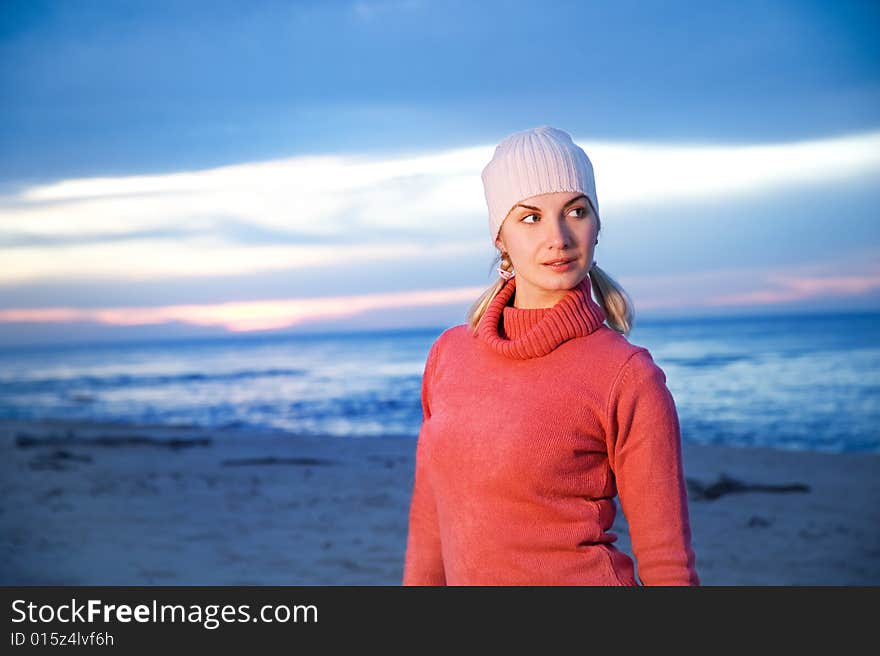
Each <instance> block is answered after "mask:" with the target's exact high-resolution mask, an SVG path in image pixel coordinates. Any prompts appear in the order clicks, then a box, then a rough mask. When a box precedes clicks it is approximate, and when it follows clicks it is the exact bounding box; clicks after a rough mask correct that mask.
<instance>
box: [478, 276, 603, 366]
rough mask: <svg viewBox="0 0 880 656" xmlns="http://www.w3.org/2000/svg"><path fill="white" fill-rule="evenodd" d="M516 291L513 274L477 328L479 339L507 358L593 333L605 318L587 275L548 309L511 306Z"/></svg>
mask: <svg viewBox="0 0 880 656" xmlns="http://www.w3.org/2000/svg"><path fill="white" fill-rule="evenodd" d="M515 291H516V276H514V277H513V278H511V279H510V280H508V281H506V282H505V283H504V286H503V287H502V288H501V290H500V291H499V292H498V293H497V294H496V295H495V298H493V299H492V302H491V303H490V304H489V307H487V308H486V312H485V313H484V314H483V318H482V320H481V321H480V325H479V327H478V328H477V336H478V337H479V338H480V339H482V340H483V341H484V342H485V343H486V344H488V345H489V346H490V347H491V348H492V349H493V350H494V351H495V352H496V353H499V354H501V355H504V356H506V357H508V358H512V359H515V360H526V359H529V358H538V357H541V356H543V355H547V354H548V353H550V351H552V350H553V349H555V348H556V347H557V346H559V345H560V344H562V343H563V342H566V341H568V340H570V339H573V338H575V337H582V336H584V335H589V334H590V333H592V332H594V331H595V330H596V329H598V328H599V326H601V325H602V324H603V322H604V321H605V318H606V315H605V310H604V309H603V308H602V306H601V305H599V304H598V303H596V301H594V300H593V297H592V296H591V295H590V276H589V275H587V276H585V277H584V279H583V280H582V281H581V282H580V283H578V285H577V286H575V287H574V288H573V289H570V290H569V291H568V293H567V294H566V295H565V296H563V297H562V298H561V299H560V300H559V301H558V302H557V303H556V305H554V306H553V307H549V308H517V307H514V306H513V305H510V302H511V299H513V297H514V292H515Z"/></svg>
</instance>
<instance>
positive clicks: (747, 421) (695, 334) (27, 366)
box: [0, 313, 880, 453]
mask: <svg viewBox="0 0 880 656" xmlns="http://www.w3.org/2000/svg"><path fill="white" fill-rule="evenodd" d="M445 328H446V327H437V328H434V329H419V330H397V331H373V332H361V333H346V334H332V335H331V334H323V335H271V336H268V335H262V336H254V335H236V336H232V337H224V338H216V339H215V338H207V339H206V338H200V339H180V340H170V341H169V340H161V341H159V340H157V341H139V342H126V343H121V342H115V343H101V344H94V343H93V344H77V345H44V346H34V345H32V346H18V347H4V348H2V349H0V418H6V419H17V420H27V419H73V420H91V421H102V422H109V423H113V424H135V425H139V424H144V423H147V424H162V425H169V426H185V427H204V428H208V429H212V430H216V429H223V428H236V429H248V430H251V431H253V433H254V435H259V434H261V433H270V432H275V431H287V432H293V433H299V434H312V435H325V436H333V437H341V438H352V439H369V438H371V437H375V436H394V437H401V438H412V437H414V436H416V435H417V434H418V431H419V426H420V424H421V421H422V411H421V403H420V393H421V377H422V373H423V370H424V365H425V358H426V356H427V353H428V349H429V348H430V346H431V344H432V343H433V341H434V340H435V339H436V338H437V336H438V335H439V334H440V333H441V332H442V331H443V330H444V329H445ZM628 339H629V340H630V342H632V343H633V344H638V345H640V346H644V347H646V348H648V349H649V350H650V352H651V355H652V356H653V357H654V360H655V361H656V362H657V364H658V365H660V367H661V368H662V369H663V370H664V372H665V373H666V377H667V386H668V387H669V389H670V391H671V392H672V395H673V397H674V399H675V403H676V408H677V409H678V414H679V420H680V424H681V429H682V439H683V440H684V441H689V442H693V443H699V444H721V445H731V446H739V447H750V446H761V447H771V448H777V449H787V450H806V451H819V452H831V453H839V452H865V453H869V452H870V453H880V313H858V314H823V315H792V316H761V317H755V316H750V317H712V318H699V319H694V318H687V319H674V320H673V319H653V320H652V319H639V321H638V322H637V324H636V326H635V328H634V330H633V331H632V332H631V333H630V335H629V336H628Z"/></svg>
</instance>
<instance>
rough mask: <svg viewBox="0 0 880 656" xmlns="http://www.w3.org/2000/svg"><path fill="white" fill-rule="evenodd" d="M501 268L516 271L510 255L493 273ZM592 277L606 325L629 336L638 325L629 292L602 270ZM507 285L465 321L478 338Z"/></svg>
mask: <svg viewBox="0 0 880 656" xmlns="http://www.w3.org/2000/svg"><path fill="white" fill-rule="evenodd" d="M594 216H596V219H597V220H598V218H599V217H598V215H596V214H594ZM601 228H602V223H601V221H600V222H599V229H600V230H601ZM498 266H500V267H501V268H502V269H504V270H505V271H513V262H511V260H510V256H509V255H508V254H507V253H503V252H499V253H498V255H497V256H496V259H495V260H494V261H493V262H492V266H491V270H493V271H494V270H495V269H496V267H498ZM589 276H590V286H591V288H592V290H593V294H594V295H595V296H596V301H597V302H598V303H599V305H601V306H602V309H603V310H605V316H606V320H605V321H606V323H607V324H608V326H609V327H610V328H611V329H613V330H616V331H617V332H619V333H622V334H623V335H629V333H630V331H631V330H632V326H633V322H634V321H635V306H634V305H633V302H632V299H631V298H630V297H629V294H627V293H626V290H625V289H624V288H623V287H622V286H621V285H620V283H618V282H617V281H616V280H615V279H614V278H612V277H611V276H610V275H608V273H607V272H606V271H604V270H603V269H601V268H599V267H598V266H595V265H594V266H593V267H592V268H591V269H590V273H589ZM505 282H506V281H505V280H504V279H503V278H501V277H499V278H498V280H497V281H496V282H495V284H493V285H492V286H491V287H489V289H487V290H486V291H484V292H483V293H482V294H481V295H480V297H479V298H478V299H477V300H476V301H474V303H473V305H471V307H470V309H469V310H468V312H467V315H466V317H465V321H466V322H467V324H468V325H469V326H470V327H471V330H472V331H473V333H474V334H475V335H476V333H477V328H478V327H479V325H480V321H481V320H482V318H483V315H484V314H485V313H486V309H487V308H488V307H489V305H490V304H491V303H492V299H494V298H495V295H496V294H498V292H499V291H501V288H502V287H503V286H504V283H505Z"/></svg>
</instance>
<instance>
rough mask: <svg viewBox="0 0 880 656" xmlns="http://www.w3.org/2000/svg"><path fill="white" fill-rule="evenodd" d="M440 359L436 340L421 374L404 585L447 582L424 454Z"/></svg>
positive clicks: (443, 583) (435, 507)
mask: <svg viewBox="0 0 880 656" xmlns="http://www.w3.org/2000/svg"><path fill="white" fill-rule="evenodd" d="M436 360H437V342H434V345H433V346H432V347H431V350H430V351H429V352H428V358H427V361H426V363H425V370H424V373H423V375H422V425H421V428H420V430H419V437H418V441H417V443H416V458H415V463H416V464H415V476H414V482H413V488H412V499H411V502H410V510H409V532H408V536H407V542H406V557H405V559H404V566H403V585H405V586H406V585H445V584H446V575H445V573H444V569H443V558H442V554H441V551H440V527H439V524H438V521H437V506H436V503H435V499H434V491H433V489H432V488H431V481H430V478H429V475H428V471H427V466H426V465H427V462H426V459H425V456H424V445H425V427H426V425H427V423H428V421H430V418H431V403H430V397H431V377H432V376H433V372H434V366H435V364H436Z"/></svg>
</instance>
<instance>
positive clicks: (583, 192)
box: [403, 126, 699, 585]
mask: <svg viewBox="0 0 880 656" xmlns="http://www.w3.org/2000/svg"><path fill="white" fill-rule="evenodd" d="M482 180H483V185H484V190H485V194H486V202H487V204H488V208H489V228H490V233H491V236H492V239H493V241H494V244H495V246H496V247H497V248H498V249H499V255H500V266H499V267H498V273H499V279H498V281H497V282H496V283H495V284H494V285H493V286H492V287H491V288H489V289H488V290H487V291H486V292H485V293H484V294H483V295H482V296H481V297H480V298H479V299H478V300H477V301H476V302H475V303H474V305H473V307H472V308H471V310H470V312H469V315H468V320H467V323H464V324H461V325H458V326H454V327H452V328H449V329H447V330H446V331H444V332H443V333H442V334H441V335H440V336H439V337H438V338H437V339H436V341H435V342H434V343H433V345H432V346H431V349H430V351H429V353H428V358H427V362H426V364H425V371H424V376H423V378H422V411H423V416H424V418H423V421H422V426H421V430H420V432H419V438H418V442H417V447H416V464H415V477H414V484H413V489H412V500H411V505H410V512H409V534H408V538H407V545H406V557H405V563H404V572H403V584H404V585H639V582H638V580H637V578H636V563H634V562H633V559H632V558H630V557H629V556H628V555H627V554H626V553H624V552H623V551H621V550H619V549H618V548H617V547H616V546H615V545H614V542H615V541H616V540H617V535H616V534H615V533H613V532H611V531H609V529H610V528H611V526H612V524H613V523H614V519H615V515H616V512H617V507H616V505H615V500H614V499H615V497H616V496H617V497H619V500H620V504H621V508H622V509H623V513H624V516H625V517H626V520H627V523H628V525H629V529H630V538H631V544H632V550H633V555H634V556H635V559H636V561H637V567H638V579H639V580H640V581H641V584H642V585H699V578H698V576H697V571H696V567H695V555H694V551H693V548H692V545H691V530H690V522H689V517H688V503H687V493H686V487H685V481H684V474H683V468H682V458H681V435H680V428H679V422H678V414H677V411H676V407H675V402H674V400H673V398H672V395H671V393H670V392H669V390H668V388H667V387H666V376H665V374H664V372H663V370H662V369H661V368H660V367H659V366H658V365H657V364H656V363H655V362H654V360H653V358H652V357H651V354H650V353H649V351H648V349H646V348H644V347H641V346H637V345H633V344H631V343H630V342H629V341H628V340H627V339H626V337H625V335H628V334H629V331H630V328H631V325H632V318H633V308H632V303H631V301H630V300H629V298H628V297H627V295H626V293H625V292H624V290H623V289H622V288H621V287H620V286H619V285H618V284H617V283H616V282H615V281H614V280H613V279H612V278H610V277H609V276H608V275H607V274H606V273H605V272H603V271H602V269H600V268H599V267H598V266H596V262H595V259H594V257H595V249H596V245H597V244H598V243H599V241H598V234H599V230H600V228H601V225H600V222H599V214H598V208H599V204H598V202H597V199H596V189H595V179H594V176H593V167H592V163H591V162H590V160H589V158H588V157H587V155H586V153H585V152H584V151H583V150H582V149H581V148H580V147H578V146H577V145H576V144H575V143H574V142H573V141H572V139H571V137H570V136H569V135H568V134H567V133H566V132H564V131H562V130H558V129H556V128H552V127H550V126H541V127H538V128H534V129H531V130H525V131H522V132H517V133H514V134H512V135H510V136H509V137H507V138H506V139H504V140H503V141H502V142H501V143H500V144H499V145H498V146H497V148H496V149H495V153H494V155H493V157H492V160H491V161H490V162H489V163H488V164H487V165H486V167H485V168H484V169H483V173H482ZM591 288H592V290H593V292H594V293H595V294H596V297H597V299H598V301H599V302H598V303H597V302H596V301H595V300H593V297H592V296H591V293H590V290H591ZM606 321H607V324H608V325H606V324H605V322H606Z"/></svg>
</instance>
